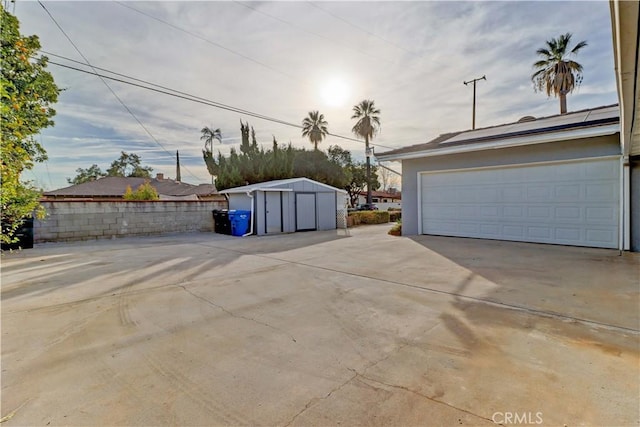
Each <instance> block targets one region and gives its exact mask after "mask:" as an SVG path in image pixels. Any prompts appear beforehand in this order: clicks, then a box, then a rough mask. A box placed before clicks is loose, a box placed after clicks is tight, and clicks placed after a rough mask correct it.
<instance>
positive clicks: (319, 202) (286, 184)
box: [220, 178, 347, 235]
mask: <svg viewBox="0 0 640 427" xmlns="http://www.w3.org/2000/svg"><path fill="white" fill-rule="evenodd" d="M220 193H221V194H224V195H226V196H227V197H228V198H229V209H230V210H232V209H241V210H248V211H251V228H250V229H251V230H252V231H253V234H258V235H264V234H276V233H291V232H295V231H311V230H334V229H336V228H346V215H347V192H346V191H345V190H342V189H339V188H335V187H332V186H330V185H326V184H323V183H321V182H317V181H313V180H311V179H309V178H291V179H281V180H276V181H268V182H260V183H257V184H251V185H245V186H242V187H235V188H229V189H227V190H223V191H220Z"/></svg>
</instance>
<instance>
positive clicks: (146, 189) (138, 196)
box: [122, 181, 160, 201]
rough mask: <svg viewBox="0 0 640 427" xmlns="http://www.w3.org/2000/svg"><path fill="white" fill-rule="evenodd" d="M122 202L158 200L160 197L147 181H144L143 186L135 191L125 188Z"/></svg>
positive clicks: (128, 187) (129, 187)
mask: <svg viewBox="0 0 640 427" xmlns="http://www.w3.org/2000/svg"><path fill="white" fill-rule="evenodd" d="M122 198H123V199H124V200H138V201H139V200H160V196H159V195H158V192H157V191H156V189H155V188H153V186H152V185H151V183H149V181H145V183H144V184H141V185H140V186H138V188H137V189H136V191H132V190H131V186H127V190H126V191H125V192H124V195H123V197H122Z"/></svg>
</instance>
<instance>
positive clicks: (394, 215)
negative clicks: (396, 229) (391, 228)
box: [389, 211, 402, 222]
mask: <svg viewBox="0 0 640 427" xmlns="http://www.w3.org/2000/svg"><path fill="white" fill-rule="evenodd" d="M401 219H402V211H389V221H391V222H398V221H399V220H401Z"/></svg>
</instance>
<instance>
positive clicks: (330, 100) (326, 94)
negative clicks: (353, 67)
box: [320, 78, 349, 107]
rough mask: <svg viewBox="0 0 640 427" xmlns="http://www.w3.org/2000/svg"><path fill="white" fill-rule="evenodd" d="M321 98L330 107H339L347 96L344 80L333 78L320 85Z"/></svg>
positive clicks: (347, 88) (347, 89) (347, 90)
mask: <svg viewBox="0 0 640 427" xmlns="http://www.w3.org/2000/svg"><path fill="white" fill-rule="evenodd" d="M320 94H321V95H322V100H323V101H324V102H325V103H326V104H327V105H328V106H330V107H341V106H343V105H344V103H345V101H346V100H347V98H348V96H349V86H348V85H347V83H346V82H345V81H344V80H341V79H338V78H334V79H331V80H329V81H327V82H326V83H325V84H324V86H322V89H321V92H320Z"/></svg>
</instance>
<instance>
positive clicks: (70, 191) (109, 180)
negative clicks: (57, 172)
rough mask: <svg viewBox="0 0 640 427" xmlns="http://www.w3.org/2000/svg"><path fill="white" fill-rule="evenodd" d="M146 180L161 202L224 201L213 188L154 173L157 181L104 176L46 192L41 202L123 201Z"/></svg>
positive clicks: (209, 185)
mask: <svg viewBox="0 0 640 427" xmlns="http://www.w3.org/2000/svg"><path fill="white" fill-rule="evenodd" d="M146 181H149V183H150V184H151V186H152V187H153V188H155V189H156V191H157V192H158V195H159V196H160V200H221V199H222V200H224V196H222V195H220V194H219V193H218V191H217V190H216V187H215V185H212V184H200V185H192V184H187V183H185V182H180V181H174V180H172V179H167V178H164V175H163V174H157V176H156V178H151V179H149V178H133V177H120V176H107V177H104V178H100V179H97V180H95V181H90V182H85V183H83V184H78V185H72V186H70V187H65V188H61V189H59V190H53V191H47V192H45V193H44V200H80V199H82V200H101V201H104V200H122V197H123V195H124V193H125V192H126V191H127V187H131V189H132V190H134V191H135V190H136V189H137V188H138V187H139V186H140V185H142V184H144V183H145V182H146Z"/></svg>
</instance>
